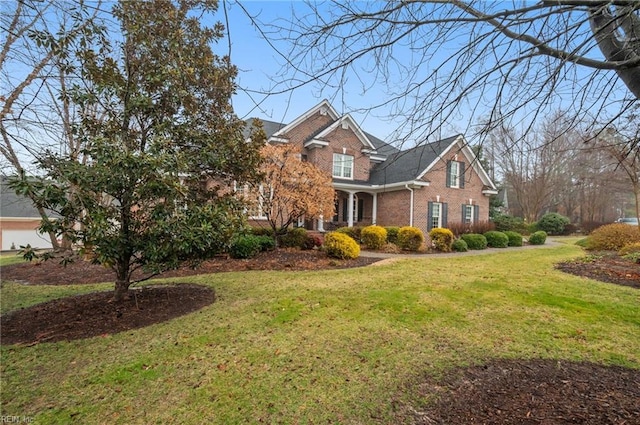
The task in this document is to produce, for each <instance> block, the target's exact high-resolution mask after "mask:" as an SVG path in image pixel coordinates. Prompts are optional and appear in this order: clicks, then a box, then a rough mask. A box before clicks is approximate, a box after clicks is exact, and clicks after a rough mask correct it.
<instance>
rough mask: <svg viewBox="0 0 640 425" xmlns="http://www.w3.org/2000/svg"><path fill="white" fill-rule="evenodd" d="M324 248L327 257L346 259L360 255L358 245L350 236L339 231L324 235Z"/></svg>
mask: <svg viewBox="0 0 640 425" xmlns="http://www.w3.org/2000/svg"><path fill="white" fill-rule="evenodd" d="M324 248H325V251H326V252H327V255H328V256H329V257H333V258H339V259H341V260H348V259H354V258H358V257H359V256H360V246H359V245H358V243H357V242H356V241H354V240H353V238H352V237H350V236H348V235H346V234H344V233H341V232H330V233H327V235H326V236H325V237H324Z"/></svg>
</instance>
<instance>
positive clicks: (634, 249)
mask: <svg viewBox="0 0 640 425" xmlns="http://www.w3.org/2000/svg"><path fill="white" fill-rule="evenodd" d="M628 254H640V242H633V243H629V244H626V245H625V246H623V247H622V248H620V251H618V255H620V256H624V255H628Z"/></svg>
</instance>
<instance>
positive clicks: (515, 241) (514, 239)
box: [503, 230, 522, 246]
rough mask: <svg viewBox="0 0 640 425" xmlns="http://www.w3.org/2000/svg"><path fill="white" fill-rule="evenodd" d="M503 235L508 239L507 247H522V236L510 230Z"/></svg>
mask: <svg viewBox="0 0 640 425" xmlns="http://www.w3.org/2000/svg"><path fill="white" fill-rule="evenodd" d="M503 233H504V234H505V235H507V238H509V246H522V235H521V234H520V233H518V232H514V231H511V230H507V231H506V232H503Z"/></svg>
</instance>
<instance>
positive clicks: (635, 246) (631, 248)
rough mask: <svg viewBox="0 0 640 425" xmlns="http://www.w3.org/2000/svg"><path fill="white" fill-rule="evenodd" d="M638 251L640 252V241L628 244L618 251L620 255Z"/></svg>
mask: <svg viewBox="0 0 640 425" xmlns="http://www.w3.org/2000/svg"><path fill="white" fill-rule="evenodd" d="M627 226H628V225H627ZM636 252H638V253H640V242H633V243H630V244H626V245H625V246H623V247H622V248H621V249H620V251H618V255H628V254H635V253H636Z"/></svg>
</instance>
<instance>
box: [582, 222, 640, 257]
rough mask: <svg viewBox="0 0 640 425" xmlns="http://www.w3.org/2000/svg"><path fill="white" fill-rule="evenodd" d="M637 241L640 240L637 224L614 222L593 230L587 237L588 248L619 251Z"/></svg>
mask: <svg viewBox="0 0 640 425" xmlns="http://www.w3.org/2000/svg"><path fill="white" fill-rule="evenodd" d="M635 242H640V230H638V227H637V226H629V225H628V224H624V223H613V224H607V225H606V226H602V227H598V228H597V229H596V230H594V231H593V232H591V234H590V235H589V237H588V238H587V249H592V250H607V251H618V250H620V249H621V248H622V247H623V246H625V245H628V244H631V243H635Z"/></svg>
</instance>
